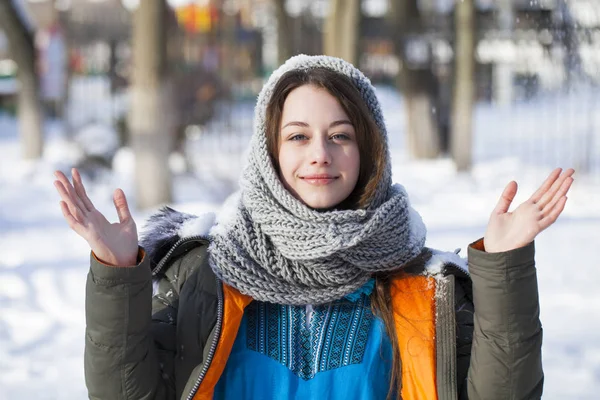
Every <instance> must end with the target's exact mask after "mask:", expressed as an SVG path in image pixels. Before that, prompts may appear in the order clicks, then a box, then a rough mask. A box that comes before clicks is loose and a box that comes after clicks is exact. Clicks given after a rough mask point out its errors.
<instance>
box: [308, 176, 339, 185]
mask: <svg viewBox="0 0 600 400" xmlns="http://www.w3.org/2000/svg"><path fill="white" fill-rule="evenodd" d="M300 179H302V180H303V181H304V182H306V183H308V184H310V185H315V186H323V185H328V184H330V183H332V182H334V181H335V180H337V179H338V177H337V176H330V175H311V176H303V177H301V178H300Z"/></svg>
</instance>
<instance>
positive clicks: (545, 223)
mask: <svg viewBox="0 0 600 400" xmlns="http://www.w3.org/2000/svg"><path fill="white" fill-rule="evenodd" d="M567 199H568V198H567V196H563V197H561V198H560V199H559V200H558V202H557V203H556V205H555V206H554V208H553V209H552V211H550V213H549V214H548V215H547V216H546V217H544V218H543V219H542V220H541V221H540V224H541V226H542V229H546V228H547V227H549V226H550V225H552V224H553V223H554V222H555V221H556V220H557V219H558V217H559V216H560V214H561V213H562V212H563V210H564V209H565V204H567Z"/></svg>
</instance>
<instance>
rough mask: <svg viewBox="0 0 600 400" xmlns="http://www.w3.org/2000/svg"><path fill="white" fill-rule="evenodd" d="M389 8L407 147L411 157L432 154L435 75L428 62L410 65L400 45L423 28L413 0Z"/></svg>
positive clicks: (435, 149) (398, 0)
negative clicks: (418, 66)
mask: <svg viewBox="0 0 600 400" xmlns="http://www.w3.org/2000/svg"><path fill="white" fill-rule="evenodd" d="M390 8H391V10H390V19H391V21H390V22H391V23H392V24H393V26H394V29H393V32H394V38H395V46H396V54H397V56H398V58H399V59H400V64H401V68H400V72H399V74H398V79H397V84H398V88H399V89H400V91H401V92H402V94H403V97H404V106H405V110H406V116H407V118H406V122H407V125H406V133H407V140H408V149H409V152H410V155H411V156H412V157H414V158H428V159H430V158H436V157H438V156H439V155H440V152H441V144H440V133H439V124H438V120H437V117H436V115H435V113H434V111H435V106H436V104H437V102H436V95H437V87H436V85H437V83H436V82H437V81H436V77H435V75H434V73H433V71H432V69H431V66H430V65H429V66H422V67H420V69H414V68H412V67H411V66H410V62H409V60H407V57H406V53H405V48H404V46H405V44H406V40H407V39H408V38H410V37H418V35H420V34H423V33H424V32H425V27H424V24H423V21H422V18H421V15H420V12H419V9H418V5H417V0H392V1H391V3H390Z"/></svg>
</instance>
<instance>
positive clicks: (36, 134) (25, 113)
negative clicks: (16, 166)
mask: <svg viewBox="0 0 600 400" xmlns="http://www.w3.org/2000/svg"><path fill="white" fill-rule="evenodd" d="M0 26H2V29H3V30H4V32H5V34H6V37H7V39H8V45H9V48H10V51H11V54H12V57H13V58H14V60H15V62H16V63H17V66H18V72H17V79H18V81H19V94H18V119H19V132H20V135H21V143H22V147H21V149H22V150H21V151H22V154H23V158H25V159H38V158H40V157H41V156H42V151H43V147H44V132H43V130H42V105H41V102H40V96H39V78H38V76H37V71H36V51H35V45H34V38H33V33H32V32H30V31H29V29H28V28H27V26H25V22H24V21H23V20H22V19H21V17H20V16H19V13H18V11H17V10H16V9H15V6H14V4H13V3H12V2H11V1H6V0H4V1H0Z"/></svg>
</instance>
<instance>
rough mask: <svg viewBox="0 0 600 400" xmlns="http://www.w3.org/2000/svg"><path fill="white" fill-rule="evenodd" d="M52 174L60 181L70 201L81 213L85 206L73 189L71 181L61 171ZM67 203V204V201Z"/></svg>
mask: <svg viewBox="0 0 600 400" xmlns="http://www.w3.org/2000/svg"><path fill="white" fill-rule="evenodd" d="M54 176H56V178H57V179H58V180H59V181H60V183H62V185H63V187H64V189H65V191H66V192H67V193H68V195H69V197H70V198H71V203H72V204H74V205H76V206H77V207H78V208H79V209H80V211H81V212H82V213H83V211H84V210H87V209H86V208H85V206H84V205H83V202H82V201H81V199H80V198H79V195H78V194H77V192H76V191H75V188H74V187H73V185H71V182H69V179H68V178H67V177H66V176H65V174H63V173H62V172H61V171H56V172H55V173H54ZM63 200H64V199H63ZM67 204H69V203H68V202H67ZM71 211H73V210H71Z"/></svg>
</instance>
